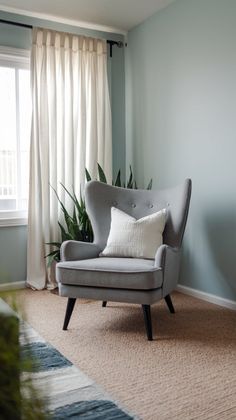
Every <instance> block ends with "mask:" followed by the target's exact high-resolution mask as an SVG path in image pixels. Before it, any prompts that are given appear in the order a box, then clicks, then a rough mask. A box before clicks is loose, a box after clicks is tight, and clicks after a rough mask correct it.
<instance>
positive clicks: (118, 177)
mask: <svg viewBox="0 0 236 420" xmlns="http://www.w3.org/2000/svg"><path fill="white" fill-rule="evenodd" d="M114 185H115V186H116V187H121V179H120V169H119V171H118V174H117V177H116V180H115V184H114Z"/></svg>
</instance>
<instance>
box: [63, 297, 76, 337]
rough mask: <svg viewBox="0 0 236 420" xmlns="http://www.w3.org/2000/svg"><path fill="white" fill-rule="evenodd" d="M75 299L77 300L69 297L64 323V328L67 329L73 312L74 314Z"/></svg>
mask: <svg viewBox="0 0 236 420" xmlns="http://www.w3.org/2000/svg"><path fill="white" fill-rule="evenodd" d="M75 301H76V298H69V299H68V302H67V307H66V314H65V319H64V324H63V328H62V329H63V330H67V327H68V324H69V322H70V317H71V314H72V312H73V309H74V306H75Z"/></svg>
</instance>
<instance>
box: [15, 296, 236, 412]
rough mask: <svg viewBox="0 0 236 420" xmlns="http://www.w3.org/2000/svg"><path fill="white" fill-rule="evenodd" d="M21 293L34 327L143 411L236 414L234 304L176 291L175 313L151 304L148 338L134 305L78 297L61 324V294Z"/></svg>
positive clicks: (115, 394) (134, 408) (124, 401)
mask: <svg viewBox="0 0 236 420" xmlns="http://www.w3.org/2000/svg"><path fill="white" fill-rule="evenodd" d="M18 297H19V301H20V302H22V304H23V308H24V312H25V317H26V319H27V321H28V322H29V324H30V325H31V326H33V327H34V328H35V329H36V330H37V331H38V333H40V334H41V335H42V336H43V337H44V338H45V339H46V340H47V341H48V342H50V343H51V344H52V345H53V346H55V347H56V348H57V349H58V350H59V351H60V352H61V353H62V354H63V355H64V356H65V357H67V358H68V359H69V360H70V361H71V362H72V363H73V364H75V365H76V366H78V367H79V368H80V369H81V370H82V371H84V372H86V374H87V375H88V376H90V377H91V378H93V380H95V382H96V383H98V384H99V385H101V386H102V387H103V388H104V389H105V390H106V391H107V392H108V393H109V394H111V395H112V396H113V397H114V398H115V399H116V400H118V401H120V402H121V403H122V405H123V406H125V407H126V408H127V409H128V410H130V411H131V412H133V413H135V414H136V415H137V416H139V417H140V418H141V419H143V420H167V419H168V420H191V419H192V420H193V419H196V420H206V419H212V420H213V419H214V420H226V419H227V420H235V419H236V312H235V311H230V310H227V309H224V308H221V307H219V306H216V305H213V304H209V303H207V302H203V301H200V300H198V299H194V298H192V297H189V296H185V295H182V294H180V293H175V294H174V295H173V303H174V306H175V309H176V314H174V315H173V314H170V313H169V312H168V310H167V308H166V306H165V302H164V301H163V302H161V303H159V304H156V305H154V306H153V307H152V320H153V333H154V340H153V341H152V342H149V341H147V340H146V334H145V330H144V324H143V317H142V311H141V308H139V307H138V306H137V305H128V304H121V303H112V302H108V305H107V307H106V308H102V306H101V302H97V301H85V300H81V301H80V300H78V301H77V302H76V306H75V309H74V312H73V314H72V318H71V321H70V324H69V329H68V331H62V323H63V319H64V314H65V308H66V301H67V300H66V299H65V298H62V297H59V296H58V295H57V294H54V293H51V292H49V291H40V292H34V291H31V290H28V289H27V290H23V291H21V292H19V293H18Z"/></svg>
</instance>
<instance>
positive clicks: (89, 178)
mask: <svg viewBox="0 0 236 420" xmlns="http://www.w3.org/2000/svg"><path fill="white" fill-rule="evenodd" d="M85 177H86V181H87V182H89V181H91V179H92V178H91V175H90V173H89V171H88V170H87V168H85Z"/></svg>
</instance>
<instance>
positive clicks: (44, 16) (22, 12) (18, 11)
mask: <svg viewBox="0 0 236 420" xmlns="http://www.w3.org/2000/svg"><path fill="white" fill-rule="evenodd" d="M0 11H2V12H8V13H16V14H18V15H23V16H29V17H33V18H37V19H44V20H49V21H51V22H57V23H62V24H64V25H70V26H76V27H79V28H84V29H91V30H94V31H101V32H109V33H114V34H120V35H124V36H125V35H127V31H124V29H117V28H113V27H112V26H106V25H98V24H95V23H90V22H83V21H79V20H72V19H64V18H62V17H60V16H53V15H47V14H45V13H36V12H30V11H28V10H23V9H17V8H15V7H8V6H4V5H1V4H0Z"/></svg>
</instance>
